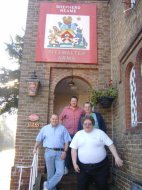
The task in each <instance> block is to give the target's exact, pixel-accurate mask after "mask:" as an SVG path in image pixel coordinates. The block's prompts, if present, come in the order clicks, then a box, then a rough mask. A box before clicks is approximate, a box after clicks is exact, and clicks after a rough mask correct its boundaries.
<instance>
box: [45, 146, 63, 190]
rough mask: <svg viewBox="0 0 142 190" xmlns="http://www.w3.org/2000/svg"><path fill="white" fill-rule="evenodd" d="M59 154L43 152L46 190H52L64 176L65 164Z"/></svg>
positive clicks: (56, 152) (48, 151)
mask: <svg viewBox="0 0 142 190" xmlns="http://www.w3.org/2000/svg"><path fill="white" fill-rule="evenodd" d="M61 154H62V152H61V151H54V150H49V149H47V150H45V155H44V157H45V162H46V168H47V188H48V190H53V189H54V188H55V186H56V185H57V184H58V183H59V181H60V180H61V178H62V176H63V175H64V167H65V164H64V160H62V159H61Z"/></svg>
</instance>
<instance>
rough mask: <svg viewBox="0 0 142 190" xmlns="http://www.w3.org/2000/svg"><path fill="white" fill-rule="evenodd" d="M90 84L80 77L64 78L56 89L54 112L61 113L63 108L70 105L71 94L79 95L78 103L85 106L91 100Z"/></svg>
mask: <svg viewBox="0 0 142 190" xmlns="http://www.w3.org/2000/svg"><path fill="white" fill-rule="evenodd" d="M90 88H91V86H90V84H88V82H86V81H85V80H84V79H82V78H79V77H75V76H73V77H66V78H64V79H62V80H61V81H60V82H59V83H58V84H57V85H56V88H55V91H54V113H57V114H59V113H60V112H61V111H62V109H63V108H64V107H65V106H67V105H69V102H70V98H71V96H73V95H74V96H77V97H78V99H79V100H78V105H79V106H80V107H82V106H83V104H84V102H86V101H88V100H89V89H90Z"/></svg>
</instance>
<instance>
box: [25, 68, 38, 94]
mask: <svg viewBox="0 0 142 190" xmlns="http://www.w3.org/2000/svg"><path fill="white" fill-rule="evenodd" d="M27 84H28V95H29V96H36V95H37V92H38V89H39V84H40V81H39V79H38V78H37V75H36V72H35V71H34V72H32V75H31V77H30V78H29V79H28V80H27Z"/></svg>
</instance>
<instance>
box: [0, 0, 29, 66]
mask: <svg viewBox="0 0 142 190" xmlns="http://www.w3.org/2000/svg"><path fill="white" fill-rule="evenodd" d="M27 5H28V0H3V1H1V4H0V28H1V29H0V67H2V66H5V67H6V68H10V67H11V64H10V62H11V60H10V59H9V56H8V54H7V52H6V51H5V49H6V46H5V44H4V43H8V42H10V36H12V37H13V38H14V37H15V35H16V34H22V33H23V29H25V25H26V17H27Z"/></svg>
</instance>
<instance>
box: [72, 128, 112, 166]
mask: <svg viewBox="0 0 142 190" xmlns="http://www.w3.org/2000/svg"><path fill="white" fill-rule="evenodd" d="M111 144H113V141H112V140H111V139H110V138H109V137H108V135H107V134H106V133H104V132H103V131H102V130H100V129H95V128H94V129H93V130H92V131H91V132H90V133H86V132H85V131H84V130H81V131H78V132H77V133H76V134H75V136H74V138H73V139H72V142H71V144H70V147H71V148H73V149H77V150H78V158H79V161H80V162H82V163H84V164H90V163H91V164H92V163H93V164H94V163H99V162H101V161H102V160H104V159H105V157H106V150H105V145H106V146H110V145H111Z"/></svg>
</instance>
